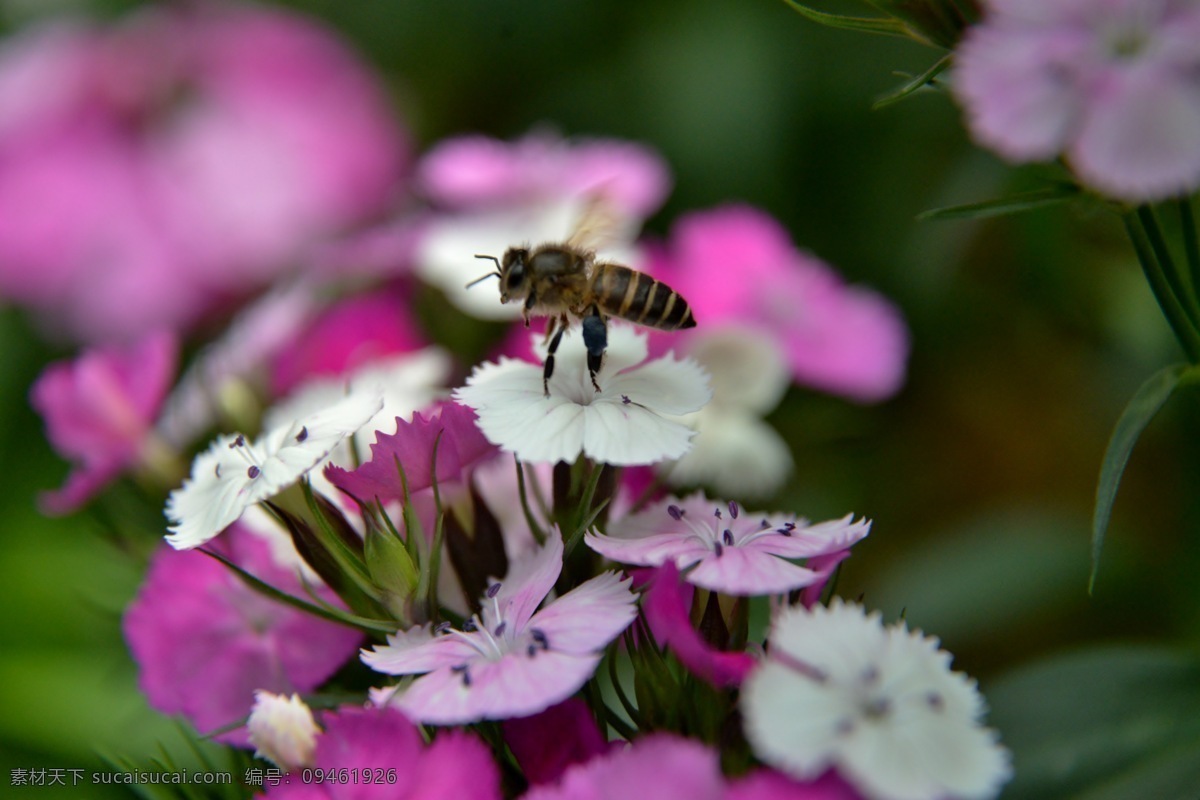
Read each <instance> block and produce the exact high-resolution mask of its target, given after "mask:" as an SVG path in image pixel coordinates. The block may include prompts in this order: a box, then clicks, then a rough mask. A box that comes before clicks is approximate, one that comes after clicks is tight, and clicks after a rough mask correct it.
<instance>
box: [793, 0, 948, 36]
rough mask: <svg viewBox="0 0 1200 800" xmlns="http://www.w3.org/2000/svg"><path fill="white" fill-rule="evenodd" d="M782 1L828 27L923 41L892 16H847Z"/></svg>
mask: <svg viewBox="0 0 1200 800" xmlns="http://www.w3.org/2000/svg"><path fill="white" fill-rule="evenodd" d="M784 2H785V3H787V4H788V5H789V6H791V7H792V8H793V9H794V10H795V11H797V12H798V13H800V14H801V15H802V16H805V17H808V18H809V19H810V20H812V21H813V22H817V23H820V24H821V25H825V26H828V27H830V28H841V29H842V30H848V31H858V32H860V33H879V34H883V35H885V36H900V37H903V38H905V39H918V40H920V41H924V39H923V37H920V36H918V35H916V34H915V33H914V32H913V31H912V30H911V29H910V28H909V27H908V26H907V25H905V24H904V23H903V22H901V21H900V20H898V19H894V18H892V17H849V16H845V15H843V14H829V13H826V12H824V11H817V10H816V9H814V8H809V7H808V6H806V5H803V4H801V3H797V2H795V0H784Z"/></svg>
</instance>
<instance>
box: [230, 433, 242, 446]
mask: <svg viewBox="0 0 1200 800" xmlns="http://www.w3.org/2000/svg"><path fill="white" fill-rule="evenodd" d="M245 444H246V437H245V436H242V435H241V434H240V433H239V434H238V435H237V436H236V437H234V440H233V441H232V442H230V443H229V449H230V450H232V449H234V448H235V447H242V446H244V445H245Z"/></svg>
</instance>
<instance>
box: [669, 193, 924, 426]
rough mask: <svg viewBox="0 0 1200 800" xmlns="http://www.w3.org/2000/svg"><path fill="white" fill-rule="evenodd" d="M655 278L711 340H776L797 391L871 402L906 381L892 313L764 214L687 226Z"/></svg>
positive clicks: (690, 221)
mask: <svg viewBox="0 0 1200 800" xmlns="http://www.w3.org/2000/svg"><path fill="white" fill-rule="evenodd" d="M653 271H654V272H655V276H656V277H658V278H661V279H662V280H665V281H666V282H667V283H668V284H670V285H671V286H672V287H673V288H674V289H675V290H676V291H678V292H679V293H680V294H682V295H683V296H684V297H686V298H687V300H688V302H689V303H690V304H691V306H692V310H693V311H694V312H695V315H696V319H698V320H701V321H702V324H703V325H704V329H705V331H708V332H711V331H712V330H713V329H714V328H715V327H717V326H721V325H737V326H742V327H749V328H755V329H758V330H761V331H763V332H765V333H767V334H768V335H770V337H771V338H772V339H773V340H774V341H775V342H776V343H777V344H778V346H779V349H780V351H781V352H782V353H784V354H786V357H787V361H788V364H789V365H790V367H791V372H792V375H793V377H794V378H795V380H796V381H797V382H799V383H802V384H805V385H808V386H812V387H813V388H816V389H821V390H823V391H826V392H831V393H833V394H838V395H843V396H846V397H849V398H850V399H852V400H856V401H859V402H874V401H877V400H882V399H884V398H886V397H889V396H890V395H892V394H894V393H895V392H896V391H898V390H899V388H900V386H901V384H902V383H903V382H904V373H905V362H906V360H907V358H908V332H907V330H906V328H905V326H904V321H903V319H902V318H901V316H900V313H899V311H897V310H896V308H895V306H893V305H892V304H891V303H890V302H889V301H888V300H886V299H885V298H883V297H882V296H880V295H879V294H876V293H875V292H873V291H870V290H869V289H864V288H862V287H858V286H847V285H846V284H845V283H844V282H843V281H842V279H841V278H840V277H839V276H838V275H837V273H835V272H834V271H833V269H832V268H831V267H829V266H828V265H827V264H825V263H824V262H822V261H820V260H818V259H817V258H815V257H814V256H812V255H811V254H809V253H806V252H803V251H799V250H797V249H796V248H795V246H794V245H793V244H792V243H791V241H790V239H789V238H788V234H787V231H785V230H784V229H783V228H782V227H781V226H780V225H779V223H778V222H776V221H775V220H774V219H772V218H771V217H770V216H768V215H767V214H765V213H763V212H762V211H759V210H757V209H754V208H749V207H744V206H724V207H720V208H715V209H712V210H710V211H704V212H697V213H693V214H689V215H687V216H684V217H681V218H680V220H679V222H678V223H676V225H675V228H674V230H673V231H672V235H671V240H670V246H669V248H668V250H667V251H666V252H665V253H663V254H661V257H660V258H659V259H658V262H657V263H656V264H655V265H654V266H653ZM676 346H677V345H676ZM684 349H685V351H686V347H685V348H684Z"/></svg>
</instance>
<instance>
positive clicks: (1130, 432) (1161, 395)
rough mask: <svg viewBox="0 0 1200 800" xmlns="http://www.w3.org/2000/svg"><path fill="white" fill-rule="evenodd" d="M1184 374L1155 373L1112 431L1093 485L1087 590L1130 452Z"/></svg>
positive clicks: (1182, 369) (1177, 370)
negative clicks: (1094, 497) (1090, 553)
mask: <svg viewBox="0 0 1200 800" xmlns="http://www.w3.org/2000/svg"><path fill="white" fill-rule="evenodd" d="M1186 372H1187V365H1186V364H1175V365H1173V366H1170V367H1166V368H1164V369H1162V370H1159V371H1158V372H1156V373H1155V374H1154V375H1153V376H1151V378H1150V380H1148V381H1146V382H1145V383H1143V384H1142V385H1141V387H1139V388H1138V390H1137V392H1136V393H1135V394H1134V395H1133V399H1132V400H1130V401H1129V405H1127V406H1125V410H1124V411H1122V412H1121V417H1120V418H1119V419H1118V420H1117V426H1116V427H1115V428H1114V429H1113V432H1112V437H1111V438H1109V440H1108V447H1107V449H1106V450H1105V451H1104V461H1103V462H1102V463H1101V465H1100V481H1099V483H1097V484H1096V506H1095V510H1094V512H1093V513H1092V574H1091V577H1090V578H1089V579H1088V591H1089V592H1090V591H1091V590H1092V588H1093V587H1094V586H1095V584H1096V572H1097V570H1098V569H1099V567H1100V550H1101V549H1102V548H1103V547H1104V535H1105V532H1106V531H1107V530H1108V520H1109V517H1110V516H1111V515H1112V506H1113V501H1114V500H1115V499H1116V497H1117V487H1118V486H1119V485H1120V483H1121V475H1122V473H1124V471H1125V464H1126V463H1127V462H1128V461H1129V456H1130V454H1131V453H1132V452H1133V446H1134V444H1136V443H1137V440H1138V437H1139V436H1141V434H1142V431H1143V430H1145V428H1146V425H1148V424H1149V423H1150V420H1152V419H1154V415H1155V414H1157V413H1158V410H1159V409H1160V408H1162V406H1163V403H1165V402H1167V398H1168V397H1170V396H1171V393H1172V392H1174V391H1175V388H1176V387H1177V386H1178V385H1179V383H1180V381H1181V380H1182V378H1183V376H1184V375H1185V374H1186Z"/></svg>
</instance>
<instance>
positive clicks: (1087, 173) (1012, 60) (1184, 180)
mask: <svg viewBox="0 0 1200 800" xmlns="http://www.w3.org/2000/svg"><path fill="white" fill-rule="evenodd" d="M1198 39H1200V6H1197V5H1196V4H1195V3H1192V2H1186V1H1185V0H1161V1H1160V2H1149V3H1148V2H1145V0H1070V2H1055V3H1037V2H1030V0H992V2H991V3H990V4H989V13H988V14H987V16H986V18H985V19H984V21H983V23H982V24H980V25H976V26H974V27H973V28H971V29H970V30H969V31H968V32H967V35H966V37H965V38H964V40H963V41H962V43H961V44H960V45H959V48H958V52H957V54H956V56H955V61H956V65H957V66H956V69H955V73H954V88H955V93H956V94H957V96H958V99H959V101H960V102H961V103H962V104H963V106H964V107H965V108H966V111H967V122H968V125H969V127H970V129H971V133H972V135H974V137H975V138H976V139H977V140H978V141H979V142H980V143H981V144H983V145H985V146H986V147H990V148H992V149H993V150H995V151H996V152H998V153H1000V155H1002V156H1004V157H1005V158H1007V159H1009V160H1011V161H1018V162H1023V161H1047V160H1050V159H1052V158H1054V157H1056V156H1058V155H1060V154H1062V155H1064V156H1065V157H1066V159H1067V161H1068V162H1069V164H1070V166H1071V168H1072V169H1073V170H1074V171H1075V173H1076V174H1077V175H1078V176H1079V178H1080V180H1082V181H1083V182H1084V183H1086V184H1088V185H1089V186H1091V187H1092V188H1094V189H1096V190H1098V191H1100V192H1101V193H1103V194H1106V195H1109V196H1111V197H1114V198H1117V199H1120V200H1126V201H1130V202H1144V201H1151V200H1160V199H1164V198H1167V197H1171V196H1174V195H1178V194H1183V193H1186V192H1190V191H1193V190H1194V189H1196V188H1197V187H1198V186H1200V48H1197V47H1196V41H1197V40H1198Z"/></svg>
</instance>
